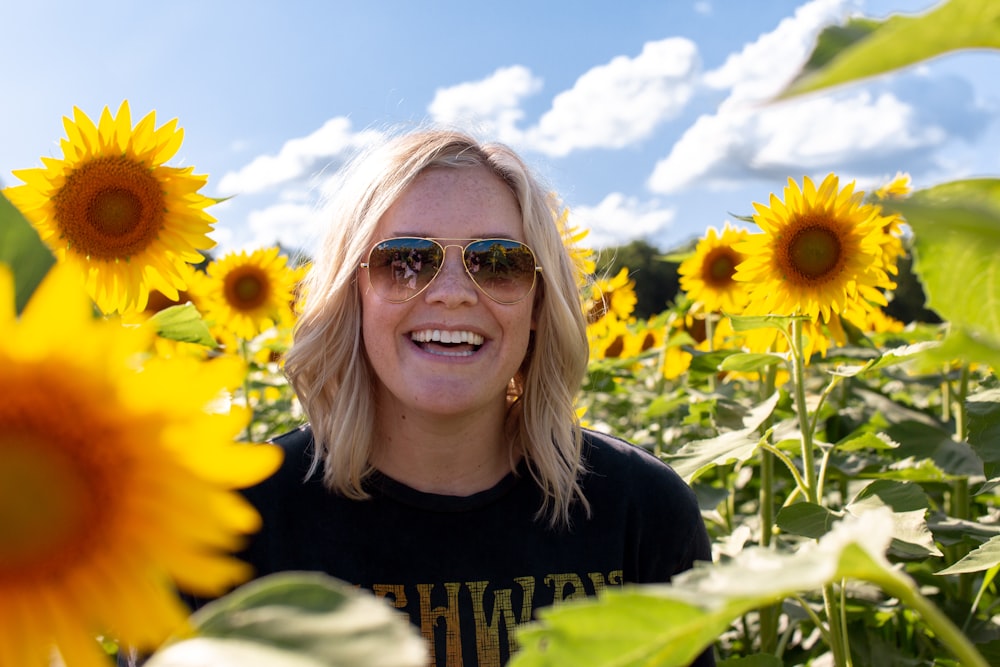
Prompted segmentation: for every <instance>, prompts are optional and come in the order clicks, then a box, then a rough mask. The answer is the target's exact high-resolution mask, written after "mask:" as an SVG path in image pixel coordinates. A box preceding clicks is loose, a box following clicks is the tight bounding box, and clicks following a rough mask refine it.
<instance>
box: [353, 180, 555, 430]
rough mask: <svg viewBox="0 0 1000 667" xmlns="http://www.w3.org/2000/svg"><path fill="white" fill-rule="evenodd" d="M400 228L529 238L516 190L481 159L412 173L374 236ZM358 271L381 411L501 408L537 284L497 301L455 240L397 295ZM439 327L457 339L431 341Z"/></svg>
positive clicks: (411, 232)
mask: <svg viewBox="0 0 1000 667" xmlns="http://www.w3.org/2000/svg"><path fill="white" fill-rule="evenodd" d="M400 236H415V237H430V238H435V239H439V240H440V242H441V244H442V245H445V246H447V245H449V244H452V243H454V244H456V245H460V246H461V245H464V244H465V243H467V241H465V239H481V238H510V239H514V240H516V241H522V242H524V241H525V237H524V229H523V226H522V224H521V211H520V208H519V206H518V204H517V200H516V199H515V198H514V194H513V193H512V192H511V190H510V188H509V187H508V186H507V185H506V184H505V183H504V182H503V181H501V180H500V179H499V178H497V177H496V176H495V175H494V174H493V173H492V172H490V171H489V170H488V169H487V168H485V167H461V168H444V167H437V168H431V169H429V170H427V171H425V172H424V173H423V174H421V175H420V176H418V177H417V178H416V180H414V181H413V183H411V184H410V186H409V187H408V188H407V189H406V190H405V191H404V192H403V194H402V196H401V197H400V198H399V199H397V200H396V202H395V203H394V204H393V205H392V206H391V207H390V208H389V210H388V211H386V213H385V215H383V216H382V219H381V221H380V222H379V225H378V228H377V230H376V234H375V240H376V242H377V241H379V240H382V239H388V238H393V237H400ZM360 271H361V274H359V280H358V285H359V288H360V289H361V302H362V335H363V338H364V346H365V351H366V353H367V355H368V359H369V361H370V362H371V365H372V367H373V368H374V370H375V375H376V376H377V380H378V387H377V390H378V404H379V409H380V410H382V411H389V412H384V414H386V415H389V414H392V412H391V411H395V413H396V414H407V413H411V412H424V413H427V414H434V415H439V416H447V415H458V414H462V413H472V412H480V411H482V410H484V409H489V408H492V413H493V414H497V413H496V411H497V410H500V411H502V410H503V409H504V407H505V404H506V403H505V402H506V391H507V385H508V382H509V381H510V379H511V378H512V377H513V376H514V374H515V373H516V372H517V370H518V368H520V366H521V362H522V361H523V360H524V357H525V354H526V351H527V348H528V341H529V337H530V334H531V331H532V329H534V328H535V321H534V315H533V312H532V311H533V303H534V300H535V299H534V297H535V293H534V291H532V293H531V294H529V295H528V296H527V297H526V298H524V299H523V300H522V301H520V302H518V303H515V304H510V305H503V304H500V303H497V302H495V301H493V300H492V299H490V298H489V297H487V296H486V295H485V294H483V293H482V292H481V291H479V289H478V288H477V287H476V285H475V284H474V283H473V282H472V279H471V278H470V277H469V275H468V274H467V273H466V271H465V268H464V266H463V264H462V251H461V249H460V248H459V247H449V248H447V249H446V252H445V259H444V264H443V265H442V267H441V270H440V272H439V273H438V275H437V277H436V278H434V280H433V281H432V282H431V283H430V285H429V286H428V287H427V288H426V289H425V290H424V291H423V292H421V293H420V294H418V295H417V296H416V297H414V298H412V299H410V300H409V301H406V302H403V303H392V302H389V301H386V300H384V299H382V298H381V297H379V296H378V295H377V294H376V293H375V292H374V291H373V290H372V289H371V285H370V283H369V281H368V276H367V275H365V272H366V271H367V269H360ZM535 289H537V284H536V287H535ZM435 332H441V333H442V334H444V332H448V334H447V335H446V336H443V338H445V339H446V340H456V341H462V342H457V343H445V342H435V341H433V340H432V338H438V339H439V340H440V339H441V338H442V336H440V335H438V334H436V333H435ZM467 341H468V342H467Z"/></svg>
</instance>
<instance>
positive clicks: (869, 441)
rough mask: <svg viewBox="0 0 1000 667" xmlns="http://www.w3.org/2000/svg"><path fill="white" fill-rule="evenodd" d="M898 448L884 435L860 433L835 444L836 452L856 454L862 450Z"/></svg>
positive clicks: (897, 444)
mask: <svg viewBox="0 0 1000 667" xmlns="http://www.w3.org/2000/svg"><path fill="white" fill-rule="evenodd" d="M898 448H899V443H898V442H894V441H893V440H892V439H891V438H890V437H889V436H887V435H885V434H884V433H862V434H860V435H858V436H854V437H849V438H848V439H846V440H844V441H843V442H838V443H837V450H838V451H841V452H857V451H860V450H862V449H875V450H880V449H898Z"/></svg>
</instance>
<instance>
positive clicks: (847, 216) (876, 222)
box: [733, 174, 893, 322]
mask: <svg viewBox="0 0 1000 667" xmlns="http://www.w3.org/2000/svg"><path fill="white" fill-rule="evenodd" d="M784 194H785V201H784V202H782V201H781V200H779V199H778V197H777V196H776V195H773V194H772V195H771V199H770V206H764V205H763V204H759V203H754V208H755V210H756V211H757V212H756V213H755V214H754V216H753V219H754V222H756V223H757V225H758V226H759V227H760V228H761V229H762V230H763V233H757V234H750V235H749V236H748V237H747V239H746V240H745V241H742V242H740V243H737V244H735V246H734V248H735V249H736V251H738V252H741V253H743V254H744V255H745V256H746V259H745V260H744V261H743V262H741V263H740V264H739V265H738V266H737V267H736V273H735V274H734V276H733V278H734V279H735V280H739V281H742V282H745V283H746V284H747V285H748V288H749V290H750V295H749V301H748V303H747V307H746V309H745V311H744V312H745V313H746V314H749V315H768V314H770V315H806V316H809V317H811V318H813V319H819V320H821V321H823V322H829V321H830V319H831V317H833V316H834V315H845V316H847V315H853V316H855V317H857V316H859V315H861V316H863V314H864V313H865V312H867V311H869V310H871V309H872V308H873V307H874V305H873V304H880V305H886V298H885V295H884V294H883V292H882V290H883V289H890V288H892V286H893V283H892V282H891V281H890V280H889V277H888V275H887V273H886V269H885V265H884V263H883V261H882V259H883V254H882V248H881V246H880V241H881V240H882V234H883V228H882V225H883V222H884V218H883V217H882V216H881V215H879V209H878V207H876V206H872V205H870V204H864V203H863V202H862V199H863V197H864V193H862V192H857V193H855V192H854V184H853V183H850V184H848V185H846V186H845V187H844V188H843V189H840V187H839V180H838V178H837V177H836V176H835V175H833V174H830V175H829V176H827V177H826V178H825V179H824V180H823V182H822V183H821V184H820V187H819V189H817V188H816V187H815V185H814V184H813V182H812V181H811V180H810V179H809V178H808V177H806V178H804V179H803V188H802V189H800V188H799V187H798V185H797V184H796V183H795V181H794V180H792V179H789V181H788V186H787V187H786V188H785V192H784Z"/></svg>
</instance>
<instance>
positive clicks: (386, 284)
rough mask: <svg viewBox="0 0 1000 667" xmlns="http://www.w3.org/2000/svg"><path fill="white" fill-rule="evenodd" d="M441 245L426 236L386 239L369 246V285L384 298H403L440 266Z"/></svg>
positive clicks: (412, 293) (430, 277)
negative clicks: (422, 237) (372, 246)
mask: <svg viewBox="0 0 1000 667" xmlns="http://www.w3.org/2000/svg"><path fill="white" fill-rule="evenodd" d="M441 259H442V257H441V247H440V246H438V245H437V244H436V243H434V242H433V241H431V240H429V239H418V238H412V239H411V238H399V239H389V240H387V241H383V242H382V243H379V244H378V245H376V246H375V247H374V248H372V252H371V256H370V257H369V259H368V272H369V275H370V276H371V282H372V287H373V288H374V289H375V291H376V292H377V293H378V294H379V296H381V297H382V298H383V299H386V300H387V301H406V300H407V299H409V298H410V297H412V296H413V295H414V294H416V293H417V292H419V291H420V290H422V289H423V288H424V287H426V286H427V284H428V283H429V282H430V281H431V280H432V279H433V278H434V276H435V275H436V274H437V271H438V268H439V267H440V266H441Z"/></svg>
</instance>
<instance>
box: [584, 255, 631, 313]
mask: <svg viewBox="0 0 1000 667" xmlns="http://www.w3.org/2000/svg"><path fill="white" fill-rule="evenodd" d="M590 289H591V296H590V298H589V299H587V301H586V304H585V306H584V307H585V309H586V313H587V321H588V322H590V323H594V322H598V321H600V320H601V318H603V317H605V316H607V315H609V314H610V315H614V316H615V317H616V318H617V319H619V320H627V319H628V318H629V316H630V315H632V311H633V310H635V304H636V303H637V302H638V300H639V299H638V297H637V296H636V293H635V281H634V280H631V279H630V278H629V275H628V267H624V266H623V267H622V268H621V270H620V271H619V272H618V275H616V276H615V277H614V278H610V279H609V278H599V279H597V280H595V281H594V284H593V285H592V286H591V288H590Z"/></svg>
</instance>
